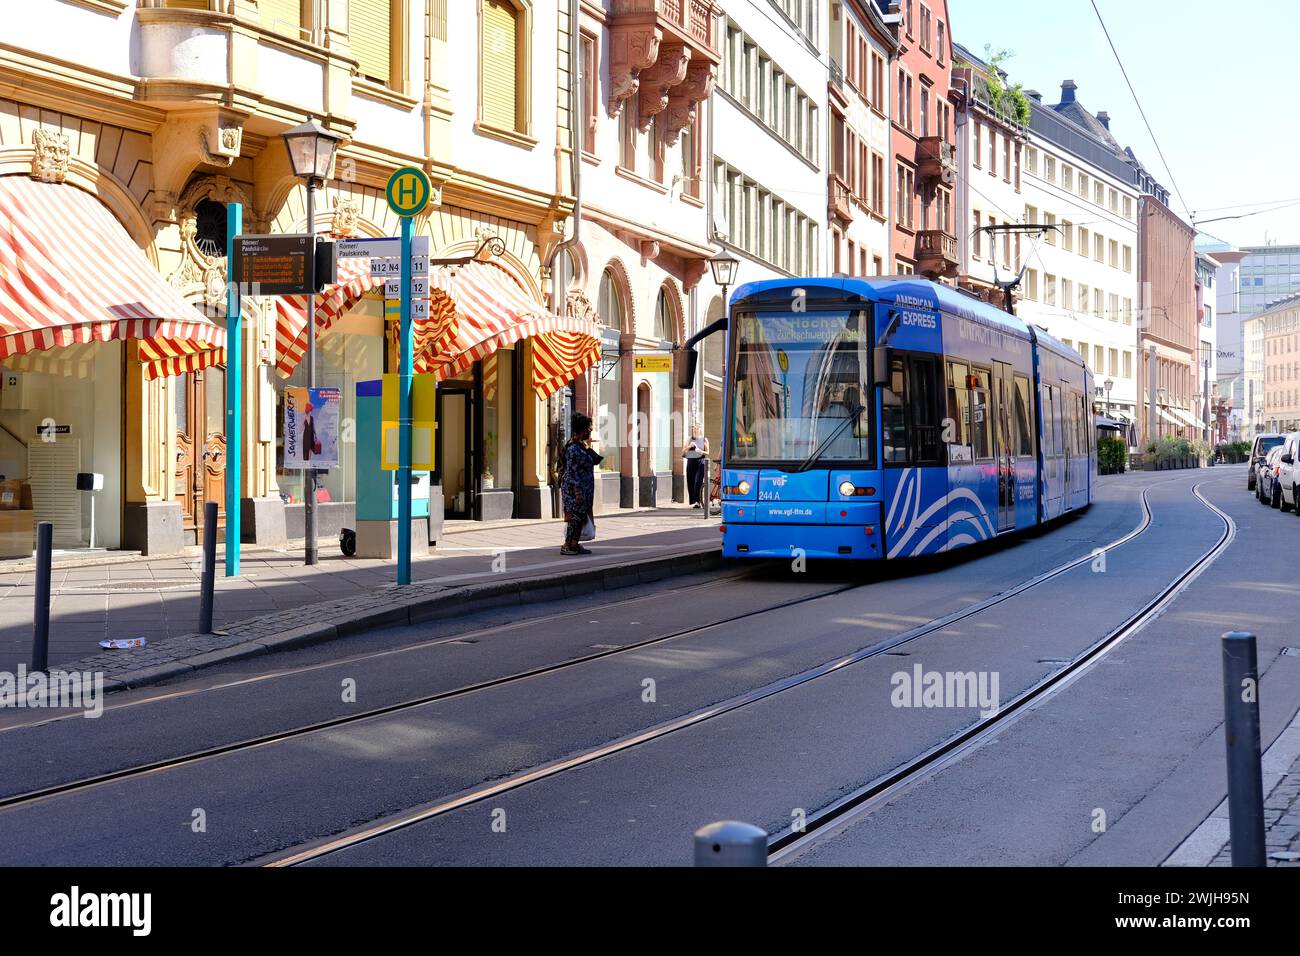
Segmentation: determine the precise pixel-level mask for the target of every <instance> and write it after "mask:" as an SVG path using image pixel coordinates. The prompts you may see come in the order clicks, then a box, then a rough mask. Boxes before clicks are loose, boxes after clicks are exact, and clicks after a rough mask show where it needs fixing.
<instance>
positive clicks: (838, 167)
mask: <svg viewBox="0 0 1300 956" xmlns="http://www.w3.org/2000/svg"><path fill="white" fill-rule="evenodd" d="M839 9H840V16H838V17H832V18H831V23H830V35H829V44H830V64H831V69H830V83H829V86H828V99H829V107H830V163H829V166H830V169H829V172H828V173H827V187H826V188H827V220H828V222H829V227H830V237H829V241H830V269H831V272H833V273H843V274H845V275H855V276H867V275H885V274H887V273H888V272H889V271H890V270H891V269H892V262H893V254H892V242H893V229H892V227H891V224H890V203H891V201H892V200H891V192H890V184H891V174H890V170H891V167H892V163H891V162H890V159H889V157H890V154H891V152H892V149H891V141H892V129H891V126H890V121H889V104H890V91H891V86H890V78H891V76H892V75H893V72H894V71H893V69H892V66H893V63H894V58H895V56H896V54H897V50H898V40H897V38H896V37H895V36H894V34H893V32H892V31H891V30H890V29H889V27H888V25H887V24H886V23H885V21H884V19H883V17H882V16H881V13H880V9H879V8H878V7H877V6H876V5H875V4H874V3H872V2H870V0H848V2H845V3H842V4H841V5H840V7H839Z"/></svg>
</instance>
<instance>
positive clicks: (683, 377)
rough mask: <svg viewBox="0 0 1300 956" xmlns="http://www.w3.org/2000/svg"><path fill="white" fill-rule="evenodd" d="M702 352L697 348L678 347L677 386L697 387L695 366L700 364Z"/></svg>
mask: <svg viewBox="0 0 1300 956" xmlns="http://www.w3.org/2000/svg"><path fill="white" fill-rule="evenodd" d="M699 361H700V353H699V352H697V351H695V349H677V362H676V369H677V387H678V388H694V387H695V366H696V365H697V364H699Z"/></svg>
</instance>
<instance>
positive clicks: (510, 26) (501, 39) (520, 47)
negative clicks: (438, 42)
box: [479, 0, 528, 133]
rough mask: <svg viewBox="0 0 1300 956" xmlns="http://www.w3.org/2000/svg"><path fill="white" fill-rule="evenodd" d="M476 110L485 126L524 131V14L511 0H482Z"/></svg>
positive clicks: (525, 88)
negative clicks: (477, 102) (477, 107)
mask: <svg viewBox="0 0 1300 956" xmlns="http://www.w3.org/2000/svg"><path fill="white" fill-rule="evenodd" d="M482 11H483V14H482V21H481V22H482V25H483V29H482V35H481V44H482V49H481V50H480V51H479V52H480V56H479V98H480V101H479V112H480V118H481V120H482V122H483V125H484V126H487V127H490V128H492V129H496V130H502V131H506V132H513V133H527V132H528V123H527V109H526V101H527V93H528V89H527V86H526V77H527V75H528V50H527V46H526V44H525V34H526V32H527V31H526V28H525V23H526V21H525V13H524V10H523V9H522V8H521V7H520V6H519V5H518V4H516V3H515V2H514V0H482Z"/></svg>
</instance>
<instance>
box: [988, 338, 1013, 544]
mask: <svg viewBox="0 0 1300 956" xmlns="http://www.w3.org/2000/svg"><path fill="white" fill-rule="evenodd" d="M993 399H994V402H995V403H996V405H995V406H994V409H993V415H994V419H993V441H994V446H993V456H994V458H993V460H994V464H995V465H996V466H997V470H998V531H1007V530H1009V529H1010V528H1014V527H1015V525H1016V449H1015V447H1014V444H1013V440H1012V439H1013V429H1012V424H1011V422H1012V416H1013V414H1014V408H1013V403H1014V401H1015V381H1014V379H1013V378H1012V373H1011V366H1010V365H1008V364H1007V363H1006V362H994V363H993Z"/></svg>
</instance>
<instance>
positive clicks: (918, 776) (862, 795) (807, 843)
mask: <svg viewBox="0 0 1300 956" xmlns="http://www.w3.org/2000/svg"><path fill="white" fill-rule="evenodd" d="M1214 480H1216V481H1226V480H1229V479H1214ZM1204 484H1207V482H1198V483H1197V484H1195V485H1194V486H1193V487H1192V494H1193V495H1195V496H1196V497H1197V498H1198V499H1199V500H1200V501H1201V503H1202V504H1203V505H1205V506H1206V507H1207V508H1209V509H1210V511H1212V512H1214V513H1215V514H1216V515H1217V516H1218V517H1219V518H1220V520H1222V521H1223V535H1222V536H1221V537H1220V538H1219V540H1218V541H1217V542H1216V543H1215V544H1214V546H1213V547H1211V548H1210V549H1209V550H1208V551H1206V552H1205V553H1204V554H1202V555H1201V556H1200V557H1198V558H1197V559H1196V560H1195V561H1193V562H1192V563H1191V564H1190V565H1189V566H1188V567H1187V568H1186V569H1185V570H1184V571H1183V572H1182V573H1181V574H1180V575H1179V576H1178V577H1177V578H1175V579H1174V580H1173V581H1172V582H1171V583H1170V584H1169V585H1168V587H1166V588H1164V589H1163V590H1162V591H1161V592H1160V593H1159V594H1158V595H1156V596H1155V597H1154V598H1153V599H1151V600H1150V601H1149V602H1147V603H1146V604H1144V605H1143V606H1142V607H1141V608H1139V609H1138V610H1137V611H1136V612H1135V613H1134V614H1132V615H1131V616H1130V617H1128V618H1127V619H1126V620H1125V621H1123V622H1122V623H1121V624H1119V625H1118V626H1117V627H1115V628H1114V629H1113V630H1111V631H1110V632H1109V633H1108V634H1107V635H1106V636H1105V637H1103V638H1101V639H1100V640H1099V641H1097V642H1096V643H1094V644H1092V645H1091V646H1089V647H1088V648H1087V649H1086V650H1084V651H1083V652H1082V653H1081V654H1079V655H1077V656H1076V657H1075V658H1074V659H1073V660H1071V661H1070V663H1069V664H1067V665H1065V666H1064V667H1061V668H1060V669H1058V670H1055V671H1053V672H1052V673H1050V674H1048V675H1047V676H1046V677H1044V678H1043V679H1042V680H1041V681H1039V682H1038V683H1036V684H1034V685H1033V686H1031V687H1029V688H1027V689H1026V690H1024V691H1023V692H1021V693H1020V694H1019V695H1018V696H1017V697H1015V698H1014V699H1012V700H1011V701H1010V702H1009V703H1007V704H1006V705H1005V706H1003V707H1001V708H1000V709H999V710H998V712H997V713H996V714H994V715H992V716H990V717H987V718H984V719H983V720H980V721H978V722H977V723H975V724H973V725H971V726H970V727H967V728H966V729H965V730H962V731H960V732H958V733H957V734H955V735H953V736H952V737H950V738H948V739H947V740H946V741H944V742H943V743H941V744H939V745H938V746H936V747H933V748H932V749H930V750H928V751H926V752H925V753H923V754H921V755H920V756H918V757H916V758H914V759H913V760H911V761H909V762H907V763H906V764H904V765H903V766H901V767H899V768H896V769H894V770H892V771H890V772H889V773H887V774H885V775H883V776H881V777H879V778H877V779H876V780H874V781H872V782H871V783H868V784H866V785H865V786H863V787H860V788H858V789H857V790H855V791H853V792H852V793H848V794H845V795H844V796H843V797H841V798H840V799H838V800H836V801H834V802H833V803H830V804H828V805H827V806H825V807H823V808H822V809H821V810H819V811H817V812H816V813H814V814H812V815H811V816H810V817H809V818H808V819H807V821H806V823H805V826H804V827H803V828H802V829H801V830H798V831H796V830H794V829H793V828H787V829H785V830H783V831H781V832H779V833H777V834H776V835H774V836H773V837H772V838H771V839H770V840H769V841H768V862H769V863H770V864H780V863H784V862H786V861H788V860H790V859H793V858H795V857H797V856H799V855H801V854H803V853H805V852H807V851H808V850H809V849H810V848H812V847H813V846H816V845H818V844H819V843H822V842H824V841H825V840H827V839H829V838H831V837H833V836H836V835H838V834H840V833H842V832H844V831H845V830H846V829H848V828H849V827H850V826H852V825H853V824H854V823H856V822H858V821H859V820H861V819H862V818H863V817H866V816H868V815H870V814H871V813H872V812H873V811H875V810H877V809H879V808H880V807H881V806H883V805H885V804H886V803H888V802H889V801H890V800H893V799H894V798H896V797H898V796H899V795H900V794H902V793H903V792H905V791H906V790H908V789H910V788H911V787H913V786H915V785H916V784H917V783H919V782H921V781H922V780H924V779H927V778H929V777H931V776H933V775H934V774H936V773H938V772H939V771H941V770H943V769H944V768H945V767H947V766H949V765H951V764H953V763H955V762H956V761H958V760H960V759H962V758H963V757H965V756H967V755H969V754H970V753H971V752H973V751H975V750H977V749H979V748H980V747H982V746H983V745H984V744H986V743H988V742H989V741H990V740H992V739H993V738H994V737H996V736H997V735H998V734H1000V733H1001V732H1002V731H1004V730H1006V729H1007V727H1009V726H1010V725H1012V724H1014V723H1016V722H1017V721H1019V720H1020V718H1022V717H1023V716H1025V715H1026V714H1028V713H1030V712H1032V711H1034V710H1036V709H1037V708H1039V707H1041V706H1043V705H1044V704H1045V703H1046V702H1047V701H1048V700H1050V699H1051V698H1052V697H1055V696H1056V695H1057V694H1059V693H1060V692H1061V691H1062V690H1064V689H1065V688H1066V687H1068V686H1070V685H1071V684H1073V683H1074V682H1075V681H1077V680H1078V679H1079V678H1080V677H1082V676H1083V675H1084V674H1085V673H1086V672H1087V671H1088V670H1090V669H1091V668H1092V666H1093V665H1094V664H1096V663H1097V662H1098V661H1100V660H1101V659H1102V658H1103V657H1105V656H1106V655H1107V654H1109V653H1110V652H1111V651H1112V650H1114V649H1115V648H1116V647H1117V646H1119V645H1120V644H1121V643H1122V642H1124V641H1125V640H1127V639H1128V638H1129V637H1132V636H1133V635H1134V634H1136V633H1137V632H1138V631H1140V630H1142V628H1144V627H1145V626H1146V625H1147V624H1149V623H1150V622H1151V621H1152V620H1154V619H1155V618H1156V617H1157V616H1159V615H1160V614H1161V613H1163V612H1164V611H1165V610H1166V609H1167V608H1168V607H1169V605H1170V604H1172V603H1173V601H1174V600H1176V599H1177V597H1178V596H1179V595H1180V594H1181V593H1182V592H1183V591H1184V590H1185V589H1186V588H1187V587H1188V586H1189V585H1190V584H1191V583H1192V581H1194V580H1195V579H1196V578H1197V577H1199V576H1200V575H1201V573H1202V572H1203V571H1204V570H1205V569H1206V568H1208V567H1209V566H1210V565H1211V564H1213V563H1214V562H1215V561H1216V560H1217V559H1218V558H1219V557H1220V556H1221V555H1222V554H1223V552H1224V551H1226V550H1227V548H1228V546H1229V545H1230V544H1231V543H1232V540H1233V538H1235V537H1236V534H1237V525H1236V522H1234V521H1233V520H1232V518H1231V517H1230V516H1229V515H1228V514H1227V513H1226V512H1224V511H1223V510H1222V509H1220V508H1219V507H1217V506H1216V505H1215V504H1214V503H1213V502H1211V501H1210V500H1209V499H1208V498H1206V497H1205V496H1204V495H1203V494H1201V486H1202V485H1204Z"/></svg>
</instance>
